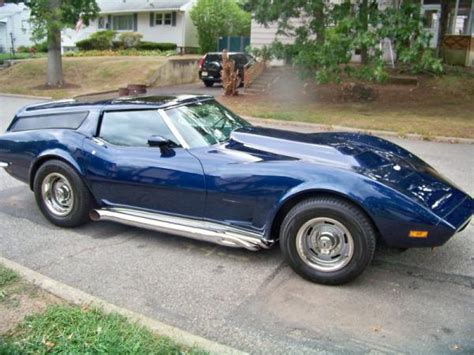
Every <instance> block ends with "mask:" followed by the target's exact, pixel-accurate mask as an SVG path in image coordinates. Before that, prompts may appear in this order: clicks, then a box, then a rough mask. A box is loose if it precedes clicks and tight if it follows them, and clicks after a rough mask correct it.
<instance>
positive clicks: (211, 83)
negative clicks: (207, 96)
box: [202, 80, 214, 88]
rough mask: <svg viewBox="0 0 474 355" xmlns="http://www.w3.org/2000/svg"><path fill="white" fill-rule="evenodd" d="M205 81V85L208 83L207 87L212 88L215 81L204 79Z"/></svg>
mask: <svg viewBox="0 0 474 355" xmlns="http://www.w3.org/2000/svg"><path fill="white" fill-rule="evenodd" d="M202 82H203V83H204V85H206V87H208V88H210V87H212V86H213V85H214V82H213V81H209V80H203V81H202Z"/></svg>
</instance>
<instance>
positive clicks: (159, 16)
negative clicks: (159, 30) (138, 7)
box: [155, 14, 163, 26]
mask: <svg viewBox="0 0 474 355" xmlns="http://www.w3.org/2000/svg"><path fill="white" fill-rule="evenodd" d="M162 24H163V14H155V25H157V26H161V25H162Z"/></svg>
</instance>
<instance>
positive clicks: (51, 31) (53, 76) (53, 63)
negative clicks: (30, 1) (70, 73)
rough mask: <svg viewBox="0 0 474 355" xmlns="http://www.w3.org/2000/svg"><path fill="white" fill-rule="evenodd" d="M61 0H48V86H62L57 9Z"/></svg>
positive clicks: (59, 27)
mask: <svg viewBox="0 0 474 355" xmlns="http://www.w3.org/2000/svg"><path fill="white" fill-rule="evenodd" d="M61 1H62V0H48V7H49V9H50V11H51V14H52V16H51V18H50V20H49V21H48V24H47V27H48V74H47V82H46V84H47V85H48V86H63V85H64V77H63V64H62V58H61V18H59V17H60V13H58V12H57V9H58V8H59V7H60V6H61Z"/></svg>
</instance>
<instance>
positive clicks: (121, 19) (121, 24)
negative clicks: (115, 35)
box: [112, 15, 134, 31]
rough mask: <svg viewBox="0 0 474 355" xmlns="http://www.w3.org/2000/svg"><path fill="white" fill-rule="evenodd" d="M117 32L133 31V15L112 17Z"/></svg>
mask: <svg viewBox="0 0 474 355" xmlns="http://www.w3.org/2000/svg"><path fill="white" fill-rule="evenodd" d="M112 24H113V29H114V30H115V31H133V28H134V26H133V15H119V16H113V17H112Z"/></svg>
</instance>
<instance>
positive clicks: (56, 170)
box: [33, 160, 94, 227]
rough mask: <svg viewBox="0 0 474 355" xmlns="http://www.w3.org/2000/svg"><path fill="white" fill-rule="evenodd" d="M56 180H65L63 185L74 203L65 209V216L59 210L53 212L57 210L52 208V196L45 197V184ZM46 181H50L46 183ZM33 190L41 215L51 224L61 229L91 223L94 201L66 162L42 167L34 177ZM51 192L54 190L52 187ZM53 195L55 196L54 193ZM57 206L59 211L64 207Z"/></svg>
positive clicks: (50, 161)
mask: <svg viewBox="0 0 474 355" xmlns="http://www.w3.org/2000/svg"><path fill="white" fill-rule="evenodd" d="M54 178H56V179H57V180H56V181H58V179H59V181H60V182H62V181H63V179H62V178H65V179H66V180H65V182H66V183H67V184H62V185H63V186H64V185H67V191H68V192H69V195H72V202H71V203H70V205H69V206H68V207H67V208H66V209H65V211H64V212H63V215H58V214H57V213H59V212H58V211H57V210H56V213H54V212H52V211H53V210H55V208H54V207H51V202H50V201H51V200H53V198H52V197H51V196H50V198H47V197H45V196H44V193H43V191H42V186H43V184H46V183H47V181H50V180H51V179H54ZM45 179H48V180H47V181H46V180H45ZM54 184H57V182H55V183H51V186H54ZM33 189H34V193H35V199H36V203H37V204H38V207H39V209H40V210H41V213H42V214H43V215H44V216H45V217H46V218H47V219H48V220H49V221H50V222H51V223H53V224H55V225H57V226H60V227H77V226H80V225H82V224H85V223H87V222H88V221H89V212H90V211H91V209H92V208H93V207H94V200H93V198H92V196H91V194H90V192H89V190H88V188H87V187H86V185H85V184H84V182H83V181H82V179H81V177H80V176H79V175H78V174H77V173H76V171H75V170H74V169H73V168H72V167H71V166H69V165H68V164H66V163H65V162H63V161H60V160H48V161H47V162H45V163H44V164H43V165H41V166H40V167H39V169H38V171H37V172H36V175H35V177H34V183H33ZM50 190H54V189H53V188H52V187H51V188H50ZM71 192H72V193H71ZM51 194H53V195H55V194H54V193H51ZM55 196H56V195H55ZM48 201H49V202H48ZM48 206H49V207H48ZM57 206H58V204H56V208H58V209H59V208H62V207H63V206H62V205H61V206H59V207H57Z"/></svg>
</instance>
